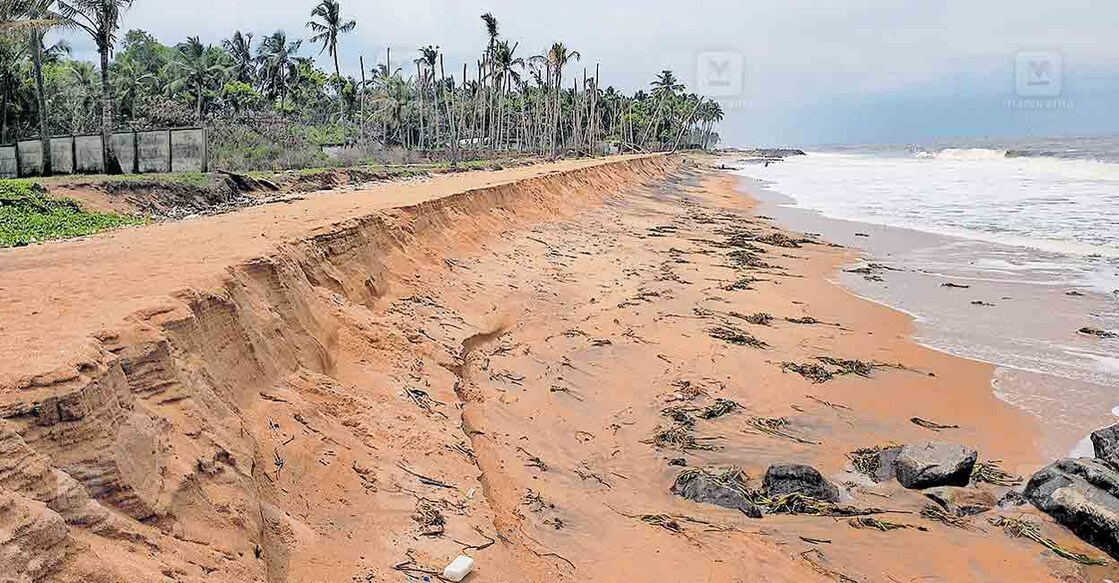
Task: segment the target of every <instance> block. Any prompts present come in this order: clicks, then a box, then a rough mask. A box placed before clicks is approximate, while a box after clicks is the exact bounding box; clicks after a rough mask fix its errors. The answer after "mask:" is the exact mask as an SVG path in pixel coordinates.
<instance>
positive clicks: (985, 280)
mask: <svg viewBox="0 0 1119 583" xmlns="http://www.w3.org/2000/svg"><path fill="white" fill-rule="evenodd" d="M726 163H727V164H728V165H731V166H733V167H734V168H735V169H736V173H738V174H739V175H741V176H742V177H743V181H744V183H745V184H746V186H745V187H744V188H745V190H746V191H747V192H750V193H751V194H754V195H755V196H757V197H759V198H760V200H761V202H762V207H761V209H760V211H759V212H760V213H762V214H768V215H770V216H773V217H774V218H776V219H777V220H778V221H779V222H780V223H782V224H784V225H785V226H788V227H790V228H793V229H797V230H800V231H806V232H816V233H821V234H823V235H824V236H825V237H826V238H828V239H830V240H833V241H835V242H838V243H841V244H844V245H848V246H851V247H854V248H857V249H859V250H861V252H862V255H863V257H862V261H863V262H864V263H868V264H869V263H873V264H875V269H874V271H873V273H871V274H867V273H851V272H848V271H844V272H842V273H840V274H839V275H838V276H837V281H838V283H840V284H841V285H844V286H845V287H847V288H849V289H850V290H852V291H853V292H854V293H856V294H858V295H860V296H862V297H865V298H867V299H870V300H872V301H876V302H880V303H883V304H886V305H889V306H892V307H894V308H896V309H899V310H902V311H905V312H907V313H909V314H911V315H912V316H913V317H914V319H915V320H916V336H917V340H918V341H920V342H922V343H923V344H925V345H927V346H930V347H932V348H935V349H938V350H943V351H946V352H949V353H952V354H957V355H960V356H964V357H968V358H972V359H976V360H981V361H985V362H989V363H992V364H994V365H996V369H995V370H996V372H995V375H994V380H993V382H992V390H994V391H995V392H996V394H997V395H998V396H999V397H1000V398H1002V399H1004V400H1006V401H1007V402H1009V403H1011V404H1013V405H1014V406H1017V407H1020V408H1022V409H1023V410H1025V411H1027V412H1028V413H1030V414H1031V415H1033V416H1035V418H1036V419H1037V421H1038V423H1039V425H1040V426H1041V427H1042V435H1043V438H1042V441H1041V443H1039V449H1040V450H1041V452H1042V453H1043V455H1045V456H1049V457H1055V456H1063V455H1069V454H1072V455H1090V454H1091V444H1090V441H1089V440H1088V438H1087V436H1088V434H1089V433H1090V432H1091V431H1093V430H1095V429H1097V428H1099V427H1103V426H1107V425H1111V424H1114V423H1119V338H1107V337H1100V336H1099V335H1096V334H1091V333H1084V332H1081V330H1082V329H1091V330H1098V331H1102V332H1103V333H1104V336H1106V335H1107V333H1108V332H1119V136H1100V137H1075V138H1043V139H1039V138H1031V139H1021V140H1002V141H998V140H985V141H973V142H946V143H932V144H907V145H861V146H835V147H827V148H818V149H815V150H812V151H808V152H807V153H806V155H804V156H792V157H787V158H785V159H783V160H781V161H780V162H770V163H769V164H766V163H764V161H762V160H759V159H752V158H747V157H730V158H728V159H727V162H726ZM850 267H852V268H853V267H857V266H850Z"/></svg>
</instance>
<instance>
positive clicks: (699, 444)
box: [642, 424, 720, 451]
mask: <svg viewBox="0 0 1119 583" xmlns="http://www.w3.org/2000/svg"><path fill="white" fill-rule="evenodd" d="M716 439H720V438H719V437H696V436H695V435H693V434H692V431H691V427H690V426H688V425H685V424H677V425H673V426H672V427H662V428H659V429H657V431H656V432H655V433H654V434H653V437H652V438H651V439H648V440H645V441H643V442H642V443H651V444H653V445H655V446H657V447H669V448H674V449H679V450H681V451H689V450H704V451H711V450H714V449H716V446H714V445H711V444H710V443H706V442H708V441H714V440H716Z"/></svg>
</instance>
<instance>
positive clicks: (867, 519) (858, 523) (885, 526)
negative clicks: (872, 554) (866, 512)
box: [847, 516, 929, 532]
mask: <svg viewBox="0 0 1119 583" xmlns="http://www.w3.org/2000/svg"><path fill="white" fill-rule="evenodd" d="M847 524H849V525H851V527H852V528H868V529H874V530H880V531H882V532H889V531H891V530H901V529H906V528H913V529H916V530H920V531H922V532H926V531H928V530H929V529H927V528H925V527H923V526H918V525H916V524H902V523H900V522H890V521H888V520H879V519H877V518H874V517H871V516H858V517H855V518H852V519H851V520H848V521H847Z"/></svg>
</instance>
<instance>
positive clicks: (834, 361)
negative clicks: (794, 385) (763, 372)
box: [781, 356, 884, 384]
mask: <svg viewBox="0 0 1119 583" xmlns="http://www.w3.org/2000/svg"><path fill="white" fill-rule="evenodd" d="M816 360H818V361H819V362H820V363H823V364H817V363H814V362H809V363H796V362H784V363H781V369H782V370H786V371H793V372H795V373H797V374H799V375H800V376H802V377H804V378H806V379H808V380H810V381H812V382H813V383H816V384H819V383H826V382H828V381H830V380H832V379H834V378H835V377H837V376H843V375H849V374H853V375H858V376H860V377H864V378H869V377H870V375H871V374H872V373H873V372H874V370H875V369H877V368H882V367H883V366H884V365H881V364H878V363H875V362H865V361H862V360H847V359H842V358H834V357H831V356H817V357H816ZM825 365H826V366H825ZM828 367H830V368H828Z"/></svg>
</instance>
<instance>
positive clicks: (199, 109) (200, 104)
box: [196, 79, 205, 125]
mask: <svg viewBox="0 0 1119 583" xmlns="http://www.w3.org/2000/svg"><path fill="white" fill-rule="evenodd" d="M196 85H197V86H198V113H197V116H198V125H203V123H205V122H203V121H202V80H201V79H199V80H198V82H197V83H196Z"/></svg>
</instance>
